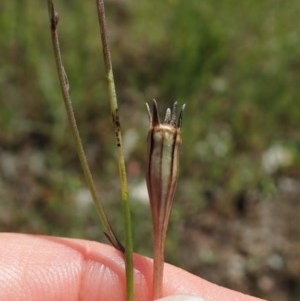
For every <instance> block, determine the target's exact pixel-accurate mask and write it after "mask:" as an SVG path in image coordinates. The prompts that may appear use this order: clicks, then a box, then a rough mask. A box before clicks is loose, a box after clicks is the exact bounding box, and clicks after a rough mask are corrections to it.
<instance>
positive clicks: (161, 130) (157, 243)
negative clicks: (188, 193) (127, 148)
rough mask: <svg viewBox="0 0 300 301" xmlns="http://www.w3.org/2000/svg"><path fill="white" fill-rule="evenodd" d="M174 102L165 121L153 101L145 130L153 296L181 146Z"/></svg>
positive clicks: (158, 282)
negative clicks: (152, 256)
mask: <svg viewBox="0 0 300 301" xmlns="http://www.w3.org/2000/svg"><path fill="white" fill-rule="evenodd" d="M176 107H177V103H176V102H175V103H174V105H173V108H172V110H171V109H167V111H166V116H165V120H164V122H163V123H162V124H161V123H160V121H159V116H158V110H157V103H156V101H155V100H153V110H152V114H151V112H150V109H149V106H148V105H147V110H148V114H149V119H150V129H149V132H148V138H147V141H148V154H147V155H148V162H147V165H148V166H147V174H146V181H147V188H148V194H149V199H150V206H151V213H152V223H153V236H154V271H153V297H154V299H157V298H159V297H161V293H162V279H163V265H164V247H165V239H166V233H167V228H168V223H169V217H170V213H171V209H172V204H173V199H174V194H175V189H176V185H177V179H178V167H179V148H180V145H181V134H180V126H181V123H182V113H183V110H184V105H183V106H182V109H181V110H180V113H179V117H178V121H177V118H176Z"/></svg>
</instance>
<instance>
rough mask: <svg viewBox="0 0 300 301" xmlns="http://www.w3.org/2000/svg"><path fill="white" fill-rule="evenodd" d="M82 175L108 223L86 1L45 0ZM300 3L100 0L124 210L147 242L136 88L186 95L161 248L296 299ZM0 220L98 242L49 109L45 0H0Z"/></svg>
mask: <svg viewBox="0 0 300 301" xmlns="http://www.w3.org/2000/svg"><path fill="white" fill-rule="evenodd" d="M56 5H57V9H58V11H59V13H60V19H61V20H60V25H59V33H60V40H61V46H62V53H63V57H64V62H65V69H66V71H67V73H68V78H69V82H70V86H71V95H72V98H73V101H74V107H75V111H76V116H77V120H78V123H79V127H80V132H81V135H82V138H83V141H84V145H85V148H86V151H87V154H88V160H89V162H90V165H91V167H92V170H93V173H94V176H95V179H96V182H97V187H98V189H99V192H100V195H101V197H102V199H104V200H105V206H106V209H107V211H108V213H109V216H110V219H111V222H112V224H113V225H114V227H115V228H116V232H117V233H118V235H119V236H120V237H123V231H122V226H123V223H122V220H121V212H120V210H121V205H120V200H119V199H120V197H119V183H118V174H117V166H116V162H115V153H114V134H113V129H112V125H111V121H110V113H109V106H108V101H107V91H106V86H105V78H104V68H103V63H102V53H101V45H100V39H99V37H98V35H99V29H98V25H97V16H96V11H95V6H94V3H89V2H86V3H83V2H82V1H79V0H73V1H57V4H56ZM299 14H300V3H299V1H297V0H290V1H280V0H265V1H251V0H245V1H236V0H227V1H221V2H220V1H216V0H211V1H199V0H190V1H183V0H165V1H160V0H152V1H146V0H139V1H133V0H131V1H129V0H128V1H125V0H114V1H113V0H110V1H107V15H108V16H107V17H108V23H109V34H110V42H111V47H112V58H113V65H114V72H115V79H116V86H117V90H118V96H119V101H120V113H121V122H122V126H123V133H124V141H125V148H126V158H127V167H128V175H129V183H130V192H131V200H132V203H131V204H132V206H131V207H132V214H133V219H134V239H135V250H136V251H137V252H140V253H142V254H145V255H150V256H151V253H152V252H151V241H145V240H144V237H146V236H147V237H149V236H150V235H151V224H150V214H149V207H148V204H147V194H146V192H145V186H144V170H145V153H146V143H145V137H146V134H147V130H148V119H147V114H146V111H145V105H144V103H145V102H151V99H152V98H156V99H157V100H158V102H159V107H160V109H161V113H163V111H164V110H165V108H166V107H167V106H170V105H171V104H172V103H173V101H174V100H177V101H178V102H179V103H186V105H187V107H186V111H185V114H184V123H183V140H184V144H183V148H182V154H181V172H180V182H179V186H178V191H177V194H176V201H175V204H174V210H173V215H172V220H171V223H170V231H169V238H168V241H167V260H168V261H169V262H171V263H173V264H176V265H179V266H181V267H183V268H185V269H188V270H189V271H191V272H193V273H196V274H198V275H200V276H201V277H204V278H206V279H208V280H211V281H214V282H216V283H218V284H221V285H225V286H227V287H231V288H233V289H237V290H240V291H243V292H245V293H250V294H253V295H256V296H260V297H262V298H266V299H273V300H290V301H292V300H299V297H300V281H299V275H300V251H299V250H300V228H299V217H300V198H299V197H300V188H299V187H300V186H299V184H300V172H299V167H300V132H299V124H300V109H299V108H300V107H299V95H300V85H299V79H300V75H299V73H300V52H299V49H300V47H299V46H300V19H299ZM0 29H1V35H0V47H1V48H0V49H1V56H0V100H1V108H0V126H1V131H0V229H1V231H18V232H30V233H41V234H51V235H63V236H71V237H81V238H86V239H94V240H104V238H103V235H102V233H101V232H102V230H101V227H100V224H99V222H98V220H97V216H96V213H95V211H94V208H93V205H92V203H91V201H90V197H89V193H88V191H87V189H86V185H85V183H84V180H83V176H82V173H81V169H80V165H79V161H78V159H77V155H76V152H75V147H74V143H73V140H72V137H71V134H70V130H69V127H68V123H67V120H66V114H65V112H64V108H63V104H62V97H61V94H60V89H59V84H58V79H57V75H56V71H55V67H54V58H53V52H52V46H51V42H50V33H49V26H48V14H47V5H46V2H45V1H33V0H28V1H18V0H14V1H2V2H1V4H0Z"/></svg>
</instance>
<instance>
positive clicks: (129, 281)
mask: <svg viewBox="0 0 300 301" xmlns="http://www.w3.org/2000/svg"><path fill="white" fill-rule="evenodd" d="M96 4H97V11H98V19H99V27H100V34H101V41H102V49H103V57H104V64H105V72H106V76H107V83H108V93H109V101H110V107H111V113H112V121H113V124H114V127H115V136H116V144H117V157H118V168H119V175H120V181H121V199H122V204H123V215H124V227H125V236H126V237H125V265H126V287H127V301H133V300H134V296H133V294H134V289H133V259H132V258H133V245H132V230H131V215H130V208H129V201H128V187H127V177H126V167H125V160H124V154H123V145H122V134H121V125H120V119H119V112H118V103H117V95H116V89H115V83H114V76H113V68H112V62H111V56H110V49H109V45H108V39H107V30H106V20H105V9H104V2H103V0H96Z"/></svg>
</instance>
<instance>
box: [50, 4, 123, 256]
mask: <svg viewBox="0 0 300 301" xmlns="http://www.w3.org/2000/svg"><path fill="white" fill-rule="evenodd" d="M48 10H49V18H50V29H51V38H52V44H53V49H54V56H55V61H56V67H57V71H58V76H59V82H60V86H61V90H62V95H63V99H64V103H65V107H66V111H67V114H68V118H69V123H70V126H71V130H72V133H73V136H74V140H75V144H76V149H77V153H78V156H79V159H80V163H81V167H82V169H83V173H84V176H85V179H86V182H87V185H88V187H89V190H90V192H91V195H92V198H93V201H94V205H95V206H96V209H97V213H98V215H99V218H100V221H101V223H102V225H103V228H104V234H105V236H106V237H107V238H108V239H109V241H110V242H111V244H112V245H113V246H114V247H115V248H117V249H118V250H121V251H124V247H123V246H122V244H121V243H120V242H119V240H118V239H117V238H116V236H115V234H114V232H113V230H112V228H111V226H110V224H109V222H108V219H107V216H106V214H105V211H104V209H103V207H102V203H101V201H100V200H99V198H98V196H97V192H96V187H95V184H94V180H93V177H92V174H91V171H90V169H89V166H88V163H87V159H86V155H85V152H84V149H83V146H82V142H81V139H80V135H79V131H78V127H77V124H76V119H75V115H74V110H73V106H72V101H71V97H70V93H69V83H68V79H67V75H66V72H65V69H64V66H63V62H62V58H61V53H60V46H59V40H58V34H57V25H58V21H59V19H58V14H57V13H56V12H55V10H54V5H53V1H51V0H48Z"/></svg>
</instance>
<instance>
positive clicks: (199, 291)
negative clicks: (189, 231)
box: [0, 233, 261, 301]
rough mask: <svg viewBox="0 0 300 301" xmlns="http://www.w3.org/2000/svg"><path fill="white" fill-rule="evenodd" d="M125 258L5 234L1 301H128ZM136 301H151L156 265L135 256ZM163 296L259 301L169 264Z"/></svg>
mask: <svg viewBox="0 0 300 301" xmlns="http://www.w3.org/2000/svg"><path fill="white" fill-rule="evenodd" d="M124 268H125V266H124V257H123V255H122V254H121V253H120V252H119V251H117V250H115V249H114V248H112V247H110V246H107V245H103V244H100V243H97V242H91V241H85V240H79V239H68V238H60V237H51V236H37V235H27V234H12V233H2V234H0V300H9V301H15V300H30V301H35V300H39V301H40V300H43V301H48V300H49V301H50V300H51V301H52V300H58V301H59V300H70V301H72V300H74V301H75V300H80V301H85V300H86V301H87V300H89V301H93V300H107V301H122V300H124V301H125V300H126V293H125V291H126V289H125V275H124ZM134 280H135V300H136V301H147V300H151V291H152V287H151V282H152V260H151V259H149V258H145V257H142V256H140V255H135V256H134ZM163 287H164V289H163V295H164V296H168V295H174V294H187V295H195V296H201V297H203V298H204V299H207V300H210V301H220V300H222V301H227V300H228V301H229V300H230V301H235V300H239V301H255V300H256V301H258V300H261V299H257V298H254V297H250V296H246V295H243V294H240V293H237V292H234V291H231V290H228V289H225V288H222V287H219V286H217V285H215V284H212V283H209V282H207V281H205V280H203V279H201V278H199V277H196V276H194V275H192V274H189V273H187V272H186V271H183V270H181V269H179V268H177V267H174V266H171V265H168V264H166V265H165V274H164V285H163Z"/></svg>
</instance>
